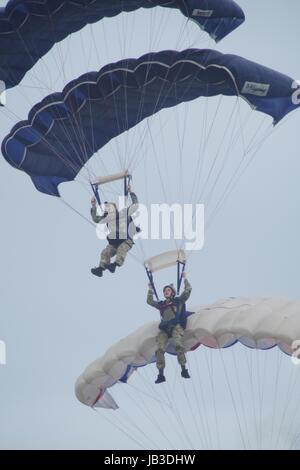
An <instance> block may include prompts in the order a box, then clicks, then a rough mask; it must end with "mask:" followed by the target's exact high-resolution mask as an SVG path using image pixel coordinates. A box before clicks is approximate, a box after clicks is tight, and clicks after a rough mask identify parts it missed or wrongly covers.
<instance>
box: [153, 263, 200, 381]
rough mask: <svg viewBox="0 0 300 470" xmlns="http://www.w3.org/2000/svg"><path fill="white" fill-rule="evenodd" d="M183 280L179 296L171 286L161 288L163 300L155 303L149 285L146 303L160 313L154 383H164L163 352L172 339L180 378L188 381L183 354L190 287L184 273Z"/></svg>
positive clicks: (188, 376)
mask: <svg viewBox="0 0 300 470" xmlns="http://www.w3.org/2000/svg"><path fill="white" fill-rule="evenodd" d="M182 277H183V278H184V291H183V292H182V294H181V295H180V296H178V297H177V296H176V291H175V289H174V286H173V285H172V284H170V285H167V286H165V287H164V288H163V294H164V297H165V300H161V301H156V300H154V298H153V294H154V292H153V286H152V284H149V290H148V296H147V303H148V304H149V305H151V306H152V307H154V308H157V309H158V310H159V311H160V316H161V322H160V324H159V329H160V331H159V333H158V335H157V337H156V343H157V350H156V352H155V355H156V367H157V369H158V376H157V379H156V381H155V383H157V384H159V383H161V382H165V381H166V378H165V376H164V368H165V352H166V348H167V344H168V341H169V339H170V338H172V339H173V341H174V343H175V347H176V353H177V359H178V362H179V364H180V365H181V376H182V377H183V378H185V379H189V378H190V375H189V372H188V369H187V368H186V367H185V365H186V357H185V354H184V343H183V340H184V330H185V328H186V322H187V320H186V317H185V316H184V313H185V302H186V301H187V300H188V298H189V297H190V295H191V291H192V286H191V284H190V283H189V281H188V280H187V278H186V273H185V272H184V273H183V274H182Z"/></svg>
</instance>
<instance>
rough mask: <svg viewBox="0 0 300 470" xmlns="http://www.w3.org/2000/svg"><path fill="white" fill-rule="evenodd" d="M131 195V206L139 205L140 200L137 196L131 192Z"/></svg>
mask: <svg viewBox="0 0 300 470" xmlns="http://www.w3.org/2000/svg"><path fill="white" fill-rule="evenodd" d="M129 194H130V197H131V204H138V203H139V200H138V197H137V195H136V194H135V193H134V192H133V191H130V193H129Z"/></svg>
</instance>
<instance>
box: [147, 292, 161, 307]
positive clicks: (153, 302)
mask: <svg viewBox="0 0 300 470" xmlns="http://www.w3.org/2000/svg"><path fill="white" fill-rule="evenodd" d="M147 304H149V305H151V307H154V308H157V309H158V310H160V308H159V302H157V301H156V300H154V298H153V290H152V289H150V288H149V290H148V295H147Z"/></svg>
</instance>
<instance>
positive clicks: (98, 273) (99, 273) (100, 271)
mask: <svg viewBox="0 0 300 470" xmlns="http://www.w3.org/2000/svg"><path fill="white" fill-rule="evenodd" d="M103 271H104V269H103V268H101V267H100V266H99V267H98V268H92V269H91V273H92V274H94V276H98V277H102V276H103Z"/></svg>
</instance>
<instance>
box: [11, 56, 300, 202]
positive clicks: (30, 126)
mask: <svg viewBox="0 0 300 470" xmlns="http://www.w3.org/2000/svg"><path fill="white" fill-rule="evenodd" d="M293 82H294V81H293V79H292V78H289V77H288V76H286V75H283V74H281V73H279V72H276V71H274V70H271V69H269V68H266V67H264V66H262V65H259V64H256V63H254V62H250V61H248V60H246V59H243V58H242V57H238V56H235V55H228V54H226V55H225V54H221V53H220V52H217V51H213V50H209V49H203V50H198V49H188V50H185V51H182V52H177V51H162V52H157V53H149V54H146V55H144V56H142V57H140V58H139V59H128V60H122V61H120V62H117V63H115V64H109V65H106V66H105V67H103V68H102V69H101V70H100V71H99V72H91V73H87V74H85V75H82V76H81V77H79V78H77V79H76V80H74V81H72V82H70V83H69V84H68V85H67V86H66V87H65V89H64V90H63V91H62V93H55V94H52V95H49V96H47V97H46V98H45V99H44V100H43V101H42V102H40V103H38V104H37V105H35V106H34V107H33V108H32V110H31V111H30V113H29V116H28V120H27V121H22V122H19V123H18V124H16V126H15V127H14V128H13V129H12V131H11V133H10V134H9V135H8V136H7V137H6V138H5V139H4V141H3V144H2V153H3V155H4V157H5V158H6V160H7V161H8V162H9V163H10V164H11V165H13V166H15V167H16V168H19V169H20V170H23V171H25V172H26V173H28V174H29V175H30V176H31V178H32V180H33V182H34V184H35V186H36V188H37V189H38V190H39V191H41V192H44V193H46V194H51V195H56V196H59V192H58V189H57V186H58V184H59V183H60V182H62V181H71V180H73V179H74V178H75V176H76V175H77V173H78V172H79V171H80V169H81V168H82V166H83V164H84V163H85V162H87V161H88V160H89V158H90V157H91V156H92V155H93V154H94V153H95V152H96V151H97V150H99V149H101V148H102V147H103V146H104V145H105V144H107V142H109V141H110V140H111V139H113V138H114V137H116V136H118V135H119V134H121V133H122V132H124V131H125V130H128V129H130V128H132V127H134V126H135V125H136V124H137V123H139V122H140V121H142V120H143V119H145V118H147V117H149V116H151V115H153V114H155V113H157V112H158V111H160V110H161V109H164V108H170V107H173V106H176V105H178V104H179V103H182V102H185V101H191V100H194V99H196V98H199V97H202V96H208V97H209V96H216V95H220V94H222V95H227V96H237V95H239V96H241V97H243V98H244V99H245V100H247V101H248V103H249V104H250V105H251V106H253V107H255V108H256V109H257V110H259V111H261V112H263V113H266V114H269V115H270V116H272V117H273V119H274V122H278V121H279V120H280V119H282V118H283V117H284V116H285V115H286V114H287V113H289V112H290V111H292V110H293V109H295V108H297V107H299V105H297V104H294V103H293V101H292V95H293V93H295V89H293V88H292V85H293ZM298 89H300V86H299V87H298ZM199 112H201V108H200V109H199Z"/></svg>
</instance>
